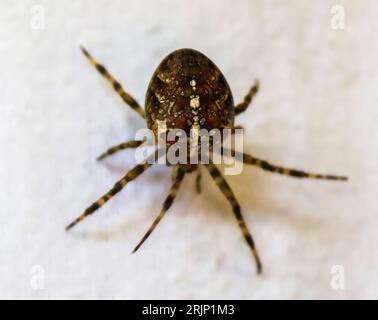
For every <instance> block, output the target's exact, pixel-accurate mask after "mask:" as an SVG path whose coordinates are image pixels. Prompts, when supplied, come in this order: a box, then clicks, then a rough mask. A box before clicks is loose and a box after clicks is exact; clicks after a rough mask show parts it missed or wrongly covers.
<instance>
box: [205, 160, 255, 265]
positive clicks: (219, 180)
mask: <svg viewBox="0 0 378 320" xmlns="http://www.w3.org/2000/svg"><path fill="white" fill-rule="evenodd" d="M206 168H207V169H208V170H209V172H210V175H211V176H212V178H213V180H214V181H215V183H216V184H217V186H218V187H219V189H220V190H221V192H222V193H223V195H224V196H225V197H226V198H227V200H228V202H229V203H230V205H231V207H232V210H233V212H234V215H235V218H236V220H237V222H238V225H239V227H240V230H241V232H242V234H243V237H244V239H245V241H246V242H247V244H248V246H249V248H250V249H251V252H252V254H253V256H254V257H255V261H256V266H257V273H261V271H262V265H261V261H260V258H259V255H258V253H257V249H256V246H255V243H254V241H253V238H252V235H251V233H250V231H249V230H248V227H247V225H246V223H245V221H244V218H243V216H242V214H241V210H240V205H239V203H238V201H237V200H236V198H235V196H234V193H233V192H232V190H231V188H230V186H229V185H228V183H227V181H226V180H225V179H224V177H223V176H222V174H221V172H220V171H219V169H218V168H217V167H216V166H215V165H214V164H213V163H211V162H210V164H208V165H206Z"/></svg>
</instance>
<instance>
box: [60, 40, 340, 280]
mask: <svg viewBox="0 0 378 320" xmlns="http://www.w3.org/2000/svg"><path fill="white" fill-rule="evenodd" d="M81 50H82V51H83V53H84V55H85V56H86V57H87V58H88V60H89V62H90V63H91V64H92V65H93V66H94V67H95V68H96V69H97V70H98V71H99V72H100V74H101V75H102V76H103V77H105V79H107V80H108V81H109V82H110V83H111V84H112V86H113V88H114V90H115V91H116V92H117V93H118V94H119V95H120V96H121V98H122V99H123V100H124V101H125V102H126V103H127V104H128V105H129V106H130V107H131V108H132V109H134V110H135V111H136V112H138V113H139V115H140V116H142V117H143V118H145V119H146V121H147V127H148V128H149V129H151V130H152V131H153V132H154V133H156V134H157V133H158V132H157V130H158V124H159V122H160V121H165V122H166V125H167V128H168V129H181V130H184V131H185V133H186V134H187V135H188V136H189V135H190V131H191V130H193V129H200V128H204V129H207V130H209V131H210V130H212V129H224V128H229V129H235V128H236V127H235V126H234V118H235V115H238V114H240V113H242V112H243V111H245V110H246V109H247V107H248V106H249V104H250V103H251V101H252V98H253V97H254V95H255V94H256V93H257V91H258V88H259V83H258V81H256V82H255V84H254V85H253V86H252V88H251V89H250V90H249V92H248V94H247V95H246V96H245V98H244V100H243V102H241V103H239V104H237V105H236V106H235V105H234V102H233V97H232V93H231V90H230V87H229V86H228V84H227V81H226V79H225V78H224V76H223V74H222V73H221V71H220V70H219V69H218V67H217V66H216V65H215V64H214V63H213V62H212V61H211V60H210V59H208V58H207V57H206V56H205V55H203V54H202V53H200V52H198V51H196V50H192V49H180V50H176V51H174V52H172V53H171V54H169V55H168V56H167V57H166V58H165V59H164V60H163V61H162V62H161V63H160V65H159V66H158V68H157V69H156V71H155V73H154V74H153V76H152V78H151V81H150V83H149V86H148V89H147V93H146V99H145V111H144V110H143V109H142V108H141V106H140V105H139V104H138V102H136V101H135V99H134V98H133V97H131V96H130V95H129V94H128V93H127V92H125V91H124V89H123V88H122V86H121V84H120V83H119V82H118V81H116V80H115V79H114V78H113V77H112V76H111V75H110V74H109V72H108V71H107V70H106V69H105V68H104V67H103V66H102V65H101V64H99V63H98V62H96V60H94V59H93V58H92V56H91V55H90V54H89V53H88V51H87V50H85V49H84V48H83V47H81ZM142 143H143V141H139V140H132V141H127V142H124V143H121V144H119V145H117V146H114V147H112V148H110V149H108V150H107V151H106V152H105V153H103V154H101V155H100V156H99V157H98V160H101V159H104V158H105V157H107V156H109V155H111V154H114V153H116V152H118V151H120V150H124V149H127V148H137V147H139V146H141V145H142ZM231 151H232V152H233V153H234V154H235V153H236V151H235V150H233V149H232V150H231ZM156 153H157V151H156V152H155V153H154V154H153V155H152V156H150V157H149V158H148V159H146V160H145V161H143V162H141V163H140V164H138V165H136V166H135V167H134V168H133V169H131V170H130V171H129V172H128V173H127V174H126V175H125V176H124V177H122V178H121V179H120V180H119V181H118V182H117V183H116V184H115V185H114V186H113V188H111V189H110V190H109V191H108V192H107V193H106V194H105V195H103V196H102V197H101V198H99V199H98V200H97V201H96V202H94V203H93V204H92V205H90V206H89V207H88V208H87V209H86V210H85V211H84V212H83V213H82V214H81V215H80V216H79V217H78V218H77V219H75V220H74V221H73V222H72V223H70V224H69V225H68V226H67V227H66V230H69V229H71V228H72V227H73V226H75V225H76V224H77V223H78V222H80V221H82V220H83V219H84V218H86V217H87V216H89V215H90V214H92V213H93V212H94V211H96V210H97V209H99V208H100V207H102V206H103V205H104V204H105V203H106V202H107V201H108V200H110V199H111V198H112V197H113V196H114V195H115V194H117V193H118V192H119V191H121V190H122V189H123V187H125V186H126V184H128V183H129V182H130V181H132V180H134V179H136V178H137V177H138V176H139V175H140V174H142V173H143V172H144V171H145V170H146V169H147V168H149V167H150V166H151V165H152V161H151V157H153V159H155V157H156ZM239 156H241V157H240V159H242V161H243V162H244V163H245V164H251V165H255V166H257V167H259V168H261V169H263V170H267V171H271V172H275V173H279V174H282V175H286V176H292V177H296V178H310V179H325V180H347V177H343V176H334V175H323V174H317V173H307V172H304V171H300V170H296V169H289V168H283V167H279V166H275V165H272V164H270V163H268V162H267V161H265V160H260V159H257V158H255V157H253V156H250V155H248V154H244V153H241V154H239ZM201 165H203V166H205V167H206V169H207V170H208V171H209V173H210V175H211V177H212V178H213V179H214V181H215V183H216V184H217V186H218V187H219V189H220V190H221V192H222V193H223V195H224V196H225V197H226V198H227V200H228V201H229V203H230V205H231V207H232V209H233V213H234V215H235V218H236V220H237V222H238V225H239V227H240V230H241V232H242V234H243V236H244V238H245V240H246V242H247V244H248V246H249V248H250V249H251V252H252V254H253V256H254V257H255V261H256V265H257V272H258V273H260V272H261V271H262V265H261V262H260V258H259V256H258V253H257V250H256V247H255V244H254V241H253V238H252V235H251V233H250V232H249V230H248V227H247V225H246V223H245V221H244V219H243V216H242V214H241V210H240V206H239V203H238V201H237V200H236V198H235V196H234V193H233V192H232V190H231V188H230V186H229V185H228V183H227V182H226V180H225V179H224V177H223V175H222V174H221V172H220V170H219V169H218V168H217V167H216V166H215V164H214V162H213V161H212V159H211V157H210V158H209V161H208V163H206V164H203V163H201ZM199 168H200V165H199V164H181V163H179V164H176V165H174V166H173V183H172V186H171V188H170V190H169V193H168V196H167V198H166V199H165V201H164V203H163V208H162V210H161V211H160V213H159V215H158V216H157V218H156V219H155V221H154V222H153V223H152V225H151V227H150V228H149V229H148V231H147V233H146V234H145V235H144V237H143V238H142V240H141V241H140V242H139V243H138V245H137V246H136V247H135V249H134V251H133V252H135V251H137V250H138V249H139V247H140V246H141V245H142V244H143V242H144V241H145V240H146V239H147V238H148V236H149V235H150V234H151V233H152V231H153V230H154V229H155V227H156V226H157V224H158V223H159V222H160V220H161V219H162V218H163V216H164V215H165V213H166V212H167V210H168V209H169V208H170V206H171V205H172V203H173V201H174V199H175V196H176V193H177V191H178V189H179V187H180V184H181V182H182V180H183V178H184V176H185V174H186V173H190V172H194V171H197V177H196V187H197V191H198V192H200V181H201V172H200V170H199Z"/></svg>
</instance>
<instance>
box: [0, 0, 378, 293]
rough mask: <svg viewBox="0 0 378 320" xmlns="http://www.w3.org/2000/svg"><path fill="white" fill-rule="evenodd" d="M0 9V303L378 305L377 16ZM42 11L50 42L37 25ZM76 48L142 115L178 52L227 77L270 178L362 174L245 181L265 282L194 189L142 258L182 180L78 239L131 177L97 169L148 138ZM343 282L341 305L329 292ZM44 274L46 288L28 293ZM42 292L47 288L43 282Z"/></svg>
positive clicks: (156, 173)
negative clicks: (121, 146) (336, 21)
mask: <svg viewBox="0 0 378 320" xmlns="http://www.w3.org/2000/svg"><path fill="white" fill-rule="evenodd" d="M0 3H1V10H0V53H1V56H0V70H1V72H0V92H1V94H0V111H1V113H0V146H1V158H0V200H1V201H0V203H1V207H0V232H1V233H0V237H1V239H0V240H1V241H0V297H1V298H33V299H38V298H53V299H54V298H242V299H255V298H286V299H287V298H335V299H342V298H378V292H377V291H378V289H377V282H378V275H377V268H378V256H377V254H376V253H377V245H376V244H377V241H378V233H377V232H376V228H377V222H378V217H377V210H376V208H377V202H376V201H375V200H376V192H377V191H376V187H377V183H378V181H377V180H378V179H377V173H378V170H377V163H378V157H377V155H378V153H377V152H378V134H377V127H376V123H377V119H378V91H377V85H378V72H377V71H378V59H377V52H378V32H377V31H378V30H377V26H378V24H377V22H376V21H377V20H376V16H375V15H376V12H377V10H378V2H377V1H374V0H371V1H366V0H360V1H353V0H349V1H347V0H344V1H338V2H337V3H338V4H341V5H344V7H345V10H346V28H345V30H338V31H337V30H332V29H331V28H330V19H331V13H330V8H331V6H332V5H333V4H335V3H334V2H333V1H327V0H323V1H321V2H316V3H315V2H314V1H303V0H290V1H278V0H277V1H266V0H258V1H257V0H256V1H251V0H244V1H242V0H232V1H227V0H222V1H212V0H201V1H199V0H191V1H137V0H135V1H111V2H110V1H75V3H74V4H73V3H72V4H70V3H69V2H68V1H38V2H34V1H13V2H9V1H7V2H6V1H5V0H1V1H0ZM36 4H39V5H42V6H43V8H44V9H45V17H46V27H45V29H43V30H34V29H33V28H31V27H30V20H31V18H32V16H33V15H32V14H31V13H30V10H31V8H32V7H33V6H34V5H36ZM79 44H83V45H85V46H86V47H87V48H88V49H89V50H90V52H91V53H92V54H93V55H94V56H95V57H96V58H97V59H98V60H99V61H101V62H103V63H104V64H105V65H106V66H107V67H108V69H109V70H110V71H111V72H112V73H113V74H114V76H115V77H116V78H117V79H118V80H120V82H121V83H122V84H123V85H124V87H125V88H126V89H127V90H128V91H129V92H130V93H131V94H132V95H133V96H134V97H136V98H137V100H138V101H140V102H142V103H143V98H144V93H145V90H146V87H147V84H148V81H149V78H150V76H151V74H152V72H153V70H154V69H155V67H156V66H157V64H158V63H159V62H160V60H161V59H162V58H163V57H164V56H165V55H166V54H168V53H169V52H171V51H173V50H175V49H177V48H181V47H191V48H195V49H198V50H200V51H202V52H204V53H205V54H207V55H208V56H209V57H210V58H211V59H212V60H213V61H214V62H215V63H216V64H217V65H218V66H219V67H220V68H221V70H222V71H223V72H224V74H225V76H226V78H227V79H228V81H229V83H230V85H231V87H232V90H233V93H234V98H235V100H236V101H240V100H241V99H242V97H243V96H244V94H245V93H246V92H247V90H248V88H249V87H250V85H251V84H252V82H253V80H254V79H255V78H259V79H260V81H261V91H260V92H259V94H258V96H257V97H256V99H255V100H254V103H253V106H252V107H251V108H250V109H249V110H248V111H247V112H245V113H244V114H243V115H242V116H240V119H238V120H237V123H238V124H242V125H244V126H245V127H246V137H245V148H246V150H248V151H250V152H251V153H253V154H255V155H257V156H259V157H262V158H266V159H268V160H270V161H271V162H273V163H277V164H282V165H286V166H291V167H299V168H303V169H308V170H313V171H320V172H326V173H335V174H347V175H349V176H350V181H349V182H348V183H335V182H322V181H300V180H296V179H290V178H287V177H281V176H276V175H273V174H269V173H266V172H262V171H260V170H259V169H256V168H245V170H244V172H243V174H242V175H241V176H236V177H229V178H228V180H229V182H230V184H231V186H232V187H233V188H234V191H235V194H236V195H237V198H238V199H239V201H240V203H241V206H242V209H243V212H244V216H245V218H246V220H247V223H248V225H249V226H250V227H251V229H252V230H253V234H254V237H255V239H256V242H257V246H258V249H259V251H260V255H261V258H262V261H263V264H264V273H263V275H262V276H257V275H256V273H255V265H254V261H253V260H252V258H251V256H250V253H249V251H248V248H247V246H246V245H245V243H244V240H243V239H242V237H241V235H240V232H239V230H238V228H237V225H236V223H235V221H234V218H233V215H232V213H231V210H230V208H229V206H228V204H227V202H226V201H225V200H224V199H223V198H222V195H221V194H220V192H219V191H218V190H217V188H216V187H215V186H214V185H213V184H212V183H211V182H210V179H209V177H208V175H206V178H205V179H204V181H203V182H204V184H205V187H204V192H203V194H202V195H201V196H198V195H196V194H195V192H194V177H193V176H189V177H188V178H187V179H186V180H185V181H184V185H183V188H182V189H181V192H179V195H178V198H177V200H176V202H175V204H174V206H173V207H172V208H171V210H170V212H169V214H168V215H167V217H166V218H165V219H164V221H162V223H161V224H160V225H159V227H158V228H157V229H156V231H155V232H154V234H153V235H152V236H151V237H150V239H149V240H148V241H147V242H146V243H145V245H144V246H143V247H142V249H141V250H140V251H139V252H138V253H137V254H135V255H131V254H130V252H131V250H132V248H133V247H134V245H135V244H136V243H137V242H138V241H139V239H140V237H141V236H142V235H143V233H144V232H145V231H146V229H147V228H148V227H149V225H150V223H151V222H152V220H153V218H154V217H155V215H156V214H157V213H158V211H159V209H160V206H161V202H162V201H163V199H164V196H165V193H166V192H167V189H168V187H169V182H170V172H169V170H168V169H167V168H165V167H154V168H152V169H150V170H149V171H148V172H147V173H146V174H144V175H143V176H142V177H141V178H139V179H138V181H136V182H135V183H132V184H130V185H129V186H128V187H127V188H126V189H125V190H124V191H123V192H122V193H120V194H119V195H118V196H117V197H115V198H114V199H113V200H112V201H111V202H110V203H109V204H108V205H106V206H105V207H103V209H102V210H101V211H99V212H97V213H96V214H95V215H93V216H92V217H91V218H89V219H88V220H86V221H85V222H84V223H82V224H81V225H79V226H78V227H77V228H76V229H74V230H72V232H70V233H66V232H65V231H64V226H65V225H66V224H67V223H68V222H70V221H71V219H72V218H74V217H75V216H76V215H77V214H79V213H80V212H81V211H82V209H84V208H85V207H86V206H87V205H89V204H90V203H91V202H92V201H93V200H95V199H96V198H97V197H98V196H99V195H101V194H103V192H105V191H107V189H108V188H109V187H110V186H112V185H113V183H114V182H115V181H116V180H117V179H118V178H119V177H120V176H121V175H122V174H123V173H124V172H125V171H126V170H128V169H129V168H131V167H132V166H133V164H134V161H133V159H134V158H133V153H132V151H127V152H124V153H122V154H119V155H117V156H114V157H113V158H111V159H109V160H107V161H106V162H105V164H100V163H97V162H96V161H95V157H96V156H97V155H98V154H99V153H101V152H102V151H103V150H104V149H106V148H108V147H109V146H111V145H114V144H116V143H119V142H121V141H123V140H126V139H129V138H133V134H134V132H135V131H136V130H137V129H138V128H141V127H143V126H144V122H143V121H142V120H141V119H139V117H138V115H137V114H136V113H134V112H133V111H132V110H131V109H129V108H128V107H127V106H125V105H124V104H123V103H122V101H121V100H120V99H119V97H118V96H117V95H116V94H115V93H114V92H113V91H112V89H111V88H110V87H109V86H108V85H107V84H106V83H105V82H104V81H103V80H102V79H101V78H100V76H99V75H98V74H97V73H96V71H95V70H94V69H93V68H92V67H90V66H89V64H88V63H87V61H86V60H85V59H84V57H83V56H82V54H81V52H80V51H79ZM333 265H342V266H344V268H345V290H339V291H337V290H333V289H332V288H331V287H330V281H331V277H332V275H331V273H330V270H331V267H332V266H333ZM36 266H40V267H41V268H43V274H42V275H43V276H44V277H45V286H44V289H42V290H35V289H33V281H34V280H35V279H34V278H33V276H35V275H36V274H35V272H37V273H38V267H36ZM33 279H34V280H33Z"/></svg>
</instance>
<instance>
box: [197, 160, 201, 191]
mask: <svg viewBox="0 0 378 320" xmlns="http://www.w3.org/2000/svg"><path fill="white" fill-rule="evenodd" d="M200 168H201V167H200V166H198V169H197V175H196V192H197V193H198V194H200V193H201V191H202V188H201V179H202V172H201V169H200Z"/></svg>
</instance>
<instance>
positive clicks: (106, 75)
mask: <svg viewBox="0 0 378 320" xmlns="http://www.w3.org/2000/svg"><path fill="white" fill-rule="evenodd" d="M80 49H81V51H82V52H83V53H84V55H85V56H86V57H87V58H88V60H89V62H90V63H91V64H92V65H93V66H94V67H95V68H96V69H97V71H98V72H99V73H101V75H102V76H103V77H104V78H105V79H106V80H108V81H109V82H110V83H111V84H112V86H113V88H114V90H115V91H116V92H117V93H118V94H119V95H120V97H121V98H122V99H123V101H124V102H126V103H127V104H128V105H129V106H130V107H131V108H132V109H134V110H135V111H136V112H138V113H139V114H140V115H141V116H142V117H143V118H145V117H146V115H145V112H144V110H143V108H142V107H141V106H140V105H139V103H138V102H137V101H136V100H135V99H134V98H133V97H132V96H130V95H129V94H128V93H127V92H126V91H125V90H124V89H123V88H122V86H121V84H120V83H119V82H118V81H117V80H115V79H114V78H113V77H112V75H111V74H110V73H109V72H108V71H107V70H106V69H105V67H104V66H103V65H101V64H100V63H98V62H97V61H96V60H95V59H94V58H93V57H92V56H91V55H90V54H89V52H88V51H87V50H86V49H85V48H84V47H82V46H80Z"/></svg>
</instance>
